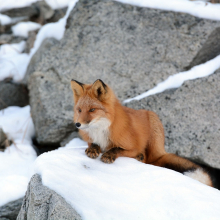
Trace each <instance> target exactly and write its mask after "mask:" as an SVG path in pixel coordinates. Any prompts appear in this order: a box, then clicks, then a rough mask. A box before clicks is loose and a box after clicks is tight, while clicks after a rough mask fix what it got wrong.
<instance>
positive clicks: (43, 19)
mask: <svg viewBox="0 0 220 220" xmlns="http://www.w3.org/2000/svg"><path fill="white" fill-rule="evenodd" d="M33 5H34V6H35V7H36V8H37V9H38V11H39V14H38V16H35V18H34V17H32V20H33V21H35V22H38V23H40V24H42V25H44V24H45V23H47V20H48V19H51V18H52V17H53V15H54V10H53V9H52V8H51V7H50V6H49V5H48V4H47V2H45V1H37V2H36V3H34V4H33Z"/></svg>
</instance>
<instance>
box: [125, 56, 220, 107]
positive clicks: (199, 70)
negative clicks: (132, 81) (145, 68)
mask: <svg viewBox="0 0 220 220" xmlns="http://www.w3.org/2000/svg"><path fill="white" fill-rule="evenodd" d="M218 68H220V55H219V56H217V57H215V58H214V59H212V60H210V61H207V62H206V63H203V64H200V65H198V66H195V67H193V68H192V69H190V70H189V71H185V72H180V73H177V74H174V75H172V76H169V77H168V78H167V79H166V80H165V81H163V82H161V83H159V84H158V85H157V86H155V87H154V88H153V89H150V90H148V91H147V92H144V93H142V94H140V95H138V96H135V97H134V98H129V99H126V100H124V103H127V102H130V101H133V100H140V99H143V98H145V97H147V96H150V95H155V94H157V93H161V92H163V91H165V90H167V89H174V88H178V87H180V86H181V85H182V84H183V83H184V82H185V81H187V80H193V79H198V78H202V77H205V76H209V75H211V74H212V73H214V72H215V71H216V70H217V69H218Z"/></svg>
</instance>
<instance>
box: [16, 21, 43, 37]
mask: <svg viewBox="0 0 220 220" xmlns="http://www.w3.org/2000/svg"><path fill="white" fill-rule="evenodd" d="M39 28H41V25H40V24H38V23H35V22H31V21H27V22H20V23H18V24H16V25H14V26H13V27H12V33H13V35H15V36H21V37H28V32H29V31H35V30H37V29H39Z"/></svg>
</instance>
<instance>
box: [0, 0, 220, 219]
mask: <svg viewBox="0 0 220 220" xmlns="http://www.w3.org/2000/svg"><path fill="white" fill-rule="evenodd" d="M36 1H37V0H19V1H18V0H7V1H3V0H0V11H4V10H7V9H11V8H19V7H25V6H29V5H31V4H32V3H33V2H36ZM46 1H47V3H48V4H49V5H50V6H51V7H52V8H53V9H57V8H62V7H66V6H68V10H67V13H66V15H65V17H64V18H62V19H60V20H59V21H58V22H56V23H50V24H46V25H44V26H43V27H41V28H40V26H39V24H38V25H35V28H40V30H39V32H38V35H37V37H36V41H35V43H34V47H33V48H32V49H31V51H30V54H26V53H22V52H23V51H24V49H25V42H24V41H22V42H20V43H18V44H10V45H9V44H5V45H2V46H1V47H0V70H1V73H0V80H3V79H5V78H7V77H12V78H13V80H14V81H15V82H20V81H21V80H22V79H23V77H24V75H25V72H26V69H27V66H28V64H29V62H30V60H31V58H32V56H33V55H34V53H35V52H36V51H37V50H38V48H39V47H40V45H41V43H42V42H43V40H44V39H46V38H49V37H53V38H55V39H57V40H60V39H61V38H62V37H63V35H64V32H65V25H66V21H67V18H68V16H69V13H70V11H71V10H72V9H73V7H74V5H75V4H76V2H77V0H72V1H70V0H46ZM119 1H120V2H123V3H128V4H133V5H137V6H142V7H150V8H157V9H163V10H171V11H177V12H183V13H189V14H191V15H194V16H197V17H201V18H207V19H213V20H220V4H215V5H214V4H210V3H205V2H202V1H200V2H199V1H196V2H194V1H188V0H154V1H152V0H119ZM19 19H21V18H10V17H8V16H6V15H2V14H0V22H1V24H2V25H7V24H11V23H14V22H16V21H18V20H19ZM37 26H38V27H37ZM31 28H33V24H32V23H28V22H22V23H20V24H17V25H15V26H14V27H13V33H14V35H19V36H25V37H27V33H28V31H30V30H32V29H31ZM219 64H220V57H219V56H218V57H216V58H215V59H213V60H211V61H208V62H207V63H205V64H201V65H199V66H197V67H194V68H192V69H191V70H189V71H187V72H182V73H178V74H176V75H173V76H171V77H169V78H168V79H167V80H166V81H164V82H162V83H160V84H158V86H156V87H155V88H153V89H152V90H149V91H148V92H147V93H145V94H142V96H139V97H135V99H140V98H143V97H146V95H152V94H156V93H158V92H162V91H164V90H165V89H169V88H177V87H178V86H181V85H182V83H183V82H184V81H185V80H189V79H190V80H192V79H195V78H199V77H205V76H208V75H209V74H212V73H213V72H214V71H215V70H216V69H218V68H219V67H220V65H219ZM127 101H128V100H126V102H127ZM129 101H130V100H129ZM0 127H2V128H3V130H4V131H5V132H6V133H7V135H8V136H9V137H10V138H11V139H12V140H13V144H12V145H11V146H10V147H8V148H7V149H6V150H5V151H4V152H0V161H1V163H2V164H3V165H4V166H1V168H0V206H2V205H4V204H6V203H7V202H10V201H13V200H16V199H18V198H20V197H22V196H24V194H25V191H26V188H27V184H28V181H29V180H30V177H31V176H32V174H34V173H35V172H37V173H39V174H41V176H42V181H43V184H44V185H46V186H48V187H49V188H51V189H54V190H55V191H56V192H58V193H59V194H60V195H62V196H63V197H64V198H65V199H66V200H67V201H68V202H69V203H70V204H71V205H72V206H73V207H74V208H76V210H77V212H78V213H79V214H80V215H81V216H82V217H83V218H84V219H97V220H98V219H146V217H147V218H148V219H219V214H220V210H219V207H218V202H219V199H220V193H219V191H218V190H216V189H214V188H211V187H208V186H205V185H203V184H201V183H199V182H197V181H195V180H192V179H190V178H188V177H186V176H183V175H181V174H179V173H176V172H174V171H171V170H167V169H164V168H159V167H154V166H151V165H146V164H142V163H140V162H138V161H136V160H134V159H130V158H118V159H117V160H116V161H115V163H113V164H111V165H109V164H104V163H102V162H101V161H100V158H98V159H96V160H93V159H90V158H88V157H87V156H86V155H85V153H84V151H85V147H86V146H85V145H86V144H85V142H83V141H82V140H80V139H73V140H72V141H71V142H70V143H69V144H67V145H66V147H64V148H60V149H59V150H56V151H53V152H50V153H45V154H43V155H42V156H40V157H39V158H38V159H37V160H36V153H35V151H34V150H33V147H32V141H31V137H33V135H34V126H33V122H32V119H31V116H30V107H29V106H26V107H24V108H19V107H9V108H6V109H4V110H1V111H0ZM35 160H36V162H35V169H34V161H35ZM201 210H202V211H201Z"/></svg>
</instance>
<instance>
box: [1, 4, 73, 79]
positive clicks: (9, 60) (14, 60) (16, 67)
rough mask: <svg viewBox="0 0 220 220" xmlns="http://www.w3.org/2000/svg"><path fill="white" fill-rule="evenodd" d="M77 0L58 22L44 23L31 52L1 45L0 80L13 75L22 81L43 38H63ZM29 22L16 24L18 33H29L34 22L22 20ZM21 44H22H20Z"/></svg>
mask: <svg viewBox="0 0 220 220" xmlns="http://www.w3.org/2000/svg"><path fill="white" fill-rule="evenodd" d="M76 2H77V1H76V0H73V1H71V2H70V3H69V6H68V10H67V12H66V15H65V16H64V17H63V18H61V19H60V20H59V21H58V22H54V23H49V24H46V25H44V26H43V27H42V28H41V29H40V30H39V32H38V34H37V37H36V40H35V42H34V47H33V48H32V49H31V51H30V54H26V53H21V52H22V51H20V50H19V51H16V50H9V49H7V50H6V49H2V48H3V47H7V48H10V45H7V46H5V45H2V46H1V47H0V51H1V50H4V51H5V52H4V54H2V53H0V69H1V73H0V80H4V79H5V78H7V77H12V78H13V80H14V81H15V82H20V81H21V80H22V79H23V78H24V76H25V73H26V70H27V67H28V64H29V62H30V60H31V58H32V56H33V55H34V54H35V52H36V51H37V50H38V48H39V47H40V45H41V43H42V42H43V40H45V39H46V38H50V37H53V38H55V39H57V40H61V38H62V37H63V35H64V32H65V26H66V20H67V18H68V16H69V13H70V11H71V10H72V9H73V7H74V6H75V4H76ZM22 23H27V26H26V27H24V26H23V25H22V26H20V25H19V24H18V25H19V26H17V25H16V26H14V27H16V28H15V30H16V34H18V33H20V34H22V35H24V34H27V32H26V31H27V30H30V28H32V23H33V22H29V23H28V22H22ZM15 45H16V44H13V45H11V46H12V47H15ZM18 45H20V44H18Z"/></svg>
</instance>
